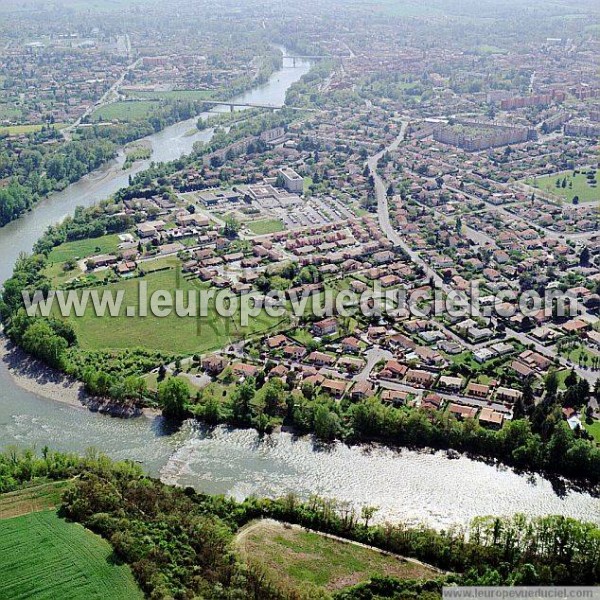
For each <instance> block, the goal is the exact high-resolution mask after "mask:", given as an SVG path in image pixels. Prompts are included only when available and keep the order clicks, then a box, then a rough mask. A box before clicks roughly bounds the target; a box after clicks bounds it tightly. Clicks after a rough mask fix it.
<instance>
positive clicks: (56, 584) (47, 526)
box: [0, 511, 143, 600]
mask: <svg viewBox="0 0 600 600" xmlns="http://www.w3.org/2000/svg"><path fill="white" fill-rule="evenodd" d="M0 597H2V598H10V599H11V600H19V599H24V598H40V599H41V598H44V599H48V600H51V599H53V600H62V599H64V598H69V599H71V600H78V599H81V600H92V599H98V600H105V599H106V598H110V599H111V600H119V599H123V600H134V599H136V598H143V595H142V593H141V591H140V590H139V588H138V587H137V585H136V583H135V581H134V579H133V576H132V574H131V571H130V569H129V567H127V566H125V565H117V564H115V563H114V561H113V552H112V549H111V547H110V545H109V544H108V542H106V541H105V540H103V539H102V538H101V537H99V536H97V535H95V534H93V533H92V532H91V531H88V530H87V529H85V528H84V527H82V526H81V525H78V524H76V523H67V522H66V521H64V520H63V519H61V518H59V517H58V516H57V514H56V513H55V512H53V511H45V512H36V513H32V514H29V515H25V516H21V517H15V518H13V519H5V520H3V521H0Z"/></svg>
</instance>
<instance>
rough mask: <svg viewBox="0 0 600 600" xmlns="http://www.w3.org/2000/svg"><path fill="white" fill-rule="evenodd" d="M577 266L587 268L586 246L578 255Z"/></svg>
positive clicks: (588, 254) (587, 251) (588, 255)
mask: <svg viewBox="0 0 600 600" xmlns="http://www.w3.org/2000/svg"><path fill="white" fill-rule="evenodd" d="M579 264H580V265H581V266H582V267H587V266H589V264H590V251H589V250H588V247H587V246H584V247H583V250H582V251H581V254H580V255H579Z"/></svg>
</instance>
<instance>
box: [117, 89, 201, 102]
mask: <svg viewBox="0 0 600 600" xmlns="http://www.w3.org/2000/svg"><path fill="white" fill-rule="evenodd" d="M211 94H212V92H211V91H210V90H173V91H170V92H127V95H128V96H129V97H130V98H139V99H141V100H192V101H194V100H207V99H208V98H210V96H211Z"/></svg>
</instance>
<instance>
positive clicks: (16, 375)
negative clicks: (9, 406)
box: [0, 334, 160, 419]
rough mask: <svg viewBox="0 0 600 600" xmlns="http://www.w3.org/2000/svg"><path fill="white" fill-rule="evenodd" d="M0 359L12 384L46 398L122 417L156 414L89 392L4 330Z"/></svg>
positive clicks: (1, 335) (153, 411)
mask: <svg viewBox="0 0 600 600" xmlns="http://www.w3.org/2000/svg"><path fill="white" fill-rule="evenodd" d="M0 362H1V363H2V364H3V365H4V366H5V367H6V369H7V371H8V373H9V375H10V377H11V379H12V381H13V382H14V383H15V385H17V386H18V387H20V388H21V389H23V390H25V391H27V392H30V393H31V394H35V395H36V396H40V397H41V398H44V399H46V400H52V401H54V402H61V403H62V404H68V405H70V406H73V407H76V408H85V409H86V410H90V411H92V412H99V413H102V414H106V415H111V416H114V417H121V418H126V419H128V418H133V417H141V416H146V417H148V418H154V417H155V416H157V415H159V414H160V411H158V410H154V409H150V408H142V407H139V406H136V405H134V404H117V403H115V402H114V401H111V400H107V399H105V398H97V397H94V396H90V395H89V394H88V393H86V391H85V389H84V385H83V383H81V382H80V381H78V380H77V379H75V378H74V377H69V376H68V375H65V374H64V373H61V372H60V371H57V370H55V369H52V368H51V367H49V366H48V365H46V364H44V363H43V362H42V361H40V360H37V359H35V358H33V357H31V356H29V355H28V354H27V353H26V352H24V351H23V350H22V349H21V348H19V347H18V346H16V345H15V344H13V343H12V342H11V341H10V340H9V339H8V338H7V337H6V335H4V334H0Z"/></svg>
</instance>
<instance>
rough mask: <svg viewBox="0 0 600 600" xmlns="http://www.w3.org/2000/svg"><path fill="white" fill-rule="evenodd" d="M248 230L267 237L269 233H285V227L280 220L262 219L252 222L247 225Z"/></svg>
mask: <svg viewBox="0 0 600 600" xmlns="http://www.w3.org/2000/svg"><path fill="white" fill-rule="evenodd" d="M247 227H248V229H250V231H252V233H255V234H256V235H266V234H268V233H277V232H278V231H283V230H284V229H285V227H284V226H283V222H282V221H281V220H280V219H262V220H259V221H251V222H250V223H248V224H247Z"/></svg>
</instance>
